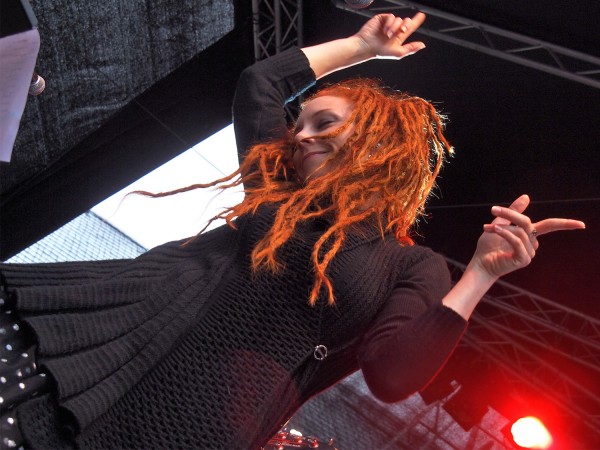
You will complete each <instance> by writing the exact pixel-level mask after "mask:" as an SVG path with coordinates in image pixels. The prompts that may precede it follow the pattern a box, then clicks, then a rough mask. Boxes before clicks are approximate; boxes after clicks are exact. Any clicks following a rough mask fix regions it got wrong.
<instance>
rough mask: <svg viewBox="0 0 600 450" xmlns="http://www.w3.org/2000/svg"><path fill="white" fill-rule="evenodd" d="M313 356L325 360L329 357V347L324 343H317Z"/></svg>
mask: <svg viewBox="0 0 600 450" xmlns="http://www.w3.org/2000/svg"><path fill="white" fill-rule="evenodd" d="M313 356H314V357H315V359H316V360H319V361H323V360H324V359H325V358H327V347H325V346H324V345H317V346H316V347H315V350H314V351H313Z"/></svg>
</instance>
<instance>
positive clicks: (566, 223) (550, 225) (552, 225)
mask: <svg viewBox="0 0 600 450" xmlns="http://www.w3.org/2000/svg"><path fill="white" fill-rule="evenodd" d="M533 226H534V227H535V229H536V230H537V234H538V236H539V235H541V234H548V233H552V232H554V231H561V230H582V229H585V223H583V222H582V221H581V220H574V219H545V220H542V221H540V222H537V223H535V224H533Z"/></svg>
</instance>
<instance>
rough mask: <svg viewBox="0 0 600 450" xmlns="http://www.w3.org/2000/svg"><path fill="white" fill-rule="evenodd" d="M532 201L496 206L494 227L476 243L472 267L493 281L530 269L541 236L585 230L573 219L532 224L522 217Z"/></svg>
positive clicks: (486, 229) (486, 228) (525, 199)
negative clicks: (482, 271)
mask: <svg viewBox="0 0 600 450" xmlns="http://www.w3.org/2000/svg"><path fill="white" fill-rule="evenodd" d="M527 206H529V197H528V196H527V195H522V196H521V197H519V198H518V199H516V200H515V201H514V202H513V203H512V204H511V205H510V206H509V207H508V208H503V207H500V206H494V207H493V208H492V214H493V215H494V216H495V217H496V218H495V219H494V220H493V221H492V223H489V224H486V225H484V226H483V229H484V233H483V234H482V235H481V237H480V238H479V240H478V241H477V250H476V251H475V254H474V255H473V259H472V260H471V264H469V265H470V266H472V267H473V266H474V267H473V268H475V267H477V268H479V269H483V270H484V271H485V272H487V274H488V275H489V276H490V277H494V278H498V277H500V276H502V275H506V274H508V273H510V272H513V271H515V270H517V269H520V268H522V267H525V266H527V265H528V264H529V263H530V262H531V260H532V258H533V257H534V256H535V252H536V250H537V249H538V247H539V242H538V239H537V238H538V236H540V235H543V234H547V233H552V232H554V231H559V230H576V229H583V228H585V224H584V223H583V222H581V221H579V220H572V219H545V220H542V221H540V222H535V223H532V222H531V219H530V218H529V217H528V216H526V215H525V214H523V212H524V211H525V209H527Z"/></svg>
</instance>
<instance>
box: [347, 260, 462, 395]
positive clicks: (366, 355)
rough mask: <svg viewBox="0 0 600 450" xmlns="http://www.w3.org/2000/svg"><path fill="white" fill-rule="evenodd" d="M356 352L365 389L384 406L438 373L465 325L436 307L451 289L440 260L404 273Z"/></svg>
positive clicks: (452, 314)
mask: <svg viewBox="0 0 600 450" xmlns="http://www.w3.org/2000/svg"><path fill="white" fill-rule="evenodd" d="M404 275H405V276H404V279H403V281H401V282H399V283H397V284H396V286H395V289H394V290H393V292H392V295H391V296H390V297H389V299H388V300H387V302H386V304H385V305H384V307H383V308H382V309H381V311H379V313H378V315H377V317H376V318H375V320H374V322H373V324H372V326H371V327H370V329H369V331H368V332H367V334H366V335H365V337H364V339H363V342H362V345H361V347H360V349H359V364H360V367H361V369H362V371H363V375H364V378H365V381H366V383H367V385H368V386H369V389H370V390H371V392H372V393H373V395H375V396H376V397H377V398H378V399H380V400H382V401H385V402H395V401H399V400H402V399H404V398H406V397H408V396H409V395H411V394H413V393H415V392H417V391H419V390H421V389H423V388H424V387H425V386H426V385H427V383H428V382H429V381H431V379H433V378H434V377H435V375H436V374H437V372H438V371H439V370H440V369H441V368H442V366H443V365H444V363H445V362H446V360H447V359H448V357H449V356H450V355H451V353H452V351H453V350H454V348H455V347H456V345H457V343H458V341H459V340H460V338H461V337H462V335H463V333H464V331H465V329H466V325H467V322H466V321H465V320H464V319H463V318H462V317H461V316H460V315H459V314H458V313H456V312H455V311H454V310H452V309H450V308H447V307H445V306H443V305H442V304H441V299H442V298H443V297H444V295H446V293H447V292H448V291H449V289H450V275H449V272H448V267H447V265H446V262H445V260H444V259H443V258H442V257H441V256H439V255H436V254H434V253H430V254H429V256H427V257H426V258H424V259H422V260H420V261H419V262H418V263H416V264H414V265H411V267H410V268H409V269H408V270H407V271H406V273H405V274H404Z"/></svg>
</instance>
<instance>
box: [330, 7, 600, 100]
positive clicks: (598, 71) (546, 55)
mask: <svg viewBox="0 0 600 450" xmlns="http://www.w3.org/2000/svg"><path fill="white" fill-rule="evenodd" d="M332 1H333V3H334V4H335V6H336V7H338V8H340V9H343V10H346V11H350V12H353V13H355V14H360V15H363V16H367V17H372V16H374V15H376V14H381V13H394V14H396V13H398V11H402V10H409V11H411V12H415V11H416V10H419V11H422V12H424V13H426V14H427V15H428V19H427V23H426V25H425V26H422V27H420V28H419V31H418V32H419V33H421V34H424V35H426V36H430V37H432V38H435V39H440V40H442V41H445V42H449V43H451V44H454V45H459V46H461V47H466V48H469V49H471V50H475V51H478V52H481V53H485V54H487V55H491V56H496V57H498V58H502V59H505V60H508V61H511V62H514V63H517V64H521V65H523V66H526V67H530V68H533V69H537V70H541V71H543V72H546V73H550V74H553V75H557V76H559V77H562V78H566V79H568V80H572V81H576V82H578V83H582V84H585V85H588V86H592V87H595V88H600V58H598V57H596V56H592V55H588V54H586V53H582V52H578V51H575V50H571V49H568V48H565V47H561V46H559V45H555V44H551V43H549V42H544V41H542V40H539V39H534V38H531V37H528V36H524V35H521V34H518V33H513V32H511V31H507V30H503V29H501V28H496V27H493V26H491V25H486V24H483V23H480V22H476V21H474V20H471V19H467V18H465V17H461V16H456V15H453V14H450V13H447V12H444V11H440V10H437V9H434V8H430V7H428V6H425V5H421V4H419V3H414V2H408V1H396V0H378V1H377V2H375V4H376V5H377V6H371V7H369V8H364V9H355V8H351V7H350V6H348V4H346V3H345V2H344V1H342V0H332Z"/></svg>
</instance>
